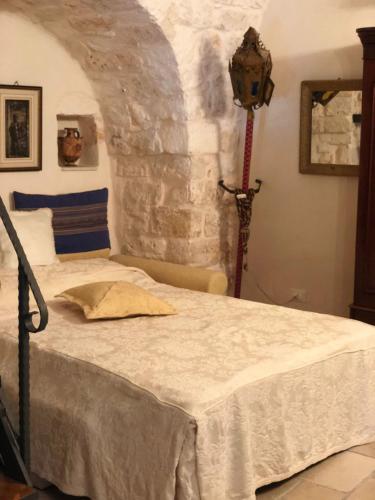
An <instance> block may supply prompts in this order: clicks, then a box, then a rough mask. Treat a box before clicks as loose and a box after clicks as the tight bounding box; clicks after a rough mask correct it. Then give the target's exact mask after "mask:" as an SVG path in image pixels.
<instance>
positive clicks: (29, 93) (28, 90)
mask: <svg viewBox="0 0 375 500" xmlns="http://www.w3.org/2000/svg"><path fill="white" fill-rule="evenodd" d="M28 170H42V87H26V86H23V85H0V172H20V171H28Z"/></svg>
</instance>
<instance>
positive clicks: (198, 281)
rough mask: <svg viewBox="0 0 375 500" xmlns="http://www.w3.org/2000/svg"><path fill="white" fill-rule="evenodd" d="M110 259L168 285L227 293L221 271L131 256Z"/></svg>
mask: <svg viewBox="0 0 375 500" xmlns="http://www.w3.org/2000/svg"><path fill="white" fill-rule="evenodd" d="M110 258H111V260H113V261H115V262H118V263H119V264H123V265H124V266H130V267H138V268H139V269H143V270H144V271H145V272H146V273H147V274H148V275H149V276H151V278H153V279H154V280H155V281H159V282H160V283H165V284H167V285H172V286H176V287H178V288H187V289H189V290H196V291H199V292H208V293H213V294H216V295H225V293H226V291H227V287H228V280H227V277H226V275H225V274H224V273H222V272H219V271H211V270H210V269H205V268H202V267H190V266H184V265H181V264H172V263H170V262H162V261H160V260H153V259H145V258H143V257H133V256H131V255H114V256H112V257H110Z"/></svg>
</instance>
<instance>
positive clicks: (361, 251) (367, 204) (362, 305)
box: [350, 28, 375, 325]
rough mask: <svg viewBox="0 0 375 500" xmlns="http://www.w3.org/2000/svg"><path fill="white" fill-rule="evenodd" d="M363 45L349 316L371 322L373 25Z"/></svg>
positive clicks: (374, 312)
mask: <svg viewBox="0 0 375 500" xmlns="http://www.w3.org/2000/svg"><path fill="white" fill-rule="evenodd" d="M357 33H358V36H359V37H360V39H361V42H362V45H363V91H362V127H361V152H360V166H359V185H358V215H357V243H356V261H355V283H354V302H353V304H352V305H351V306H350V317H351V318H354V319H358V320H360V321H364V322H366V323H371V324H372V325H375V28H360V29H358V30H357Z"/></svg>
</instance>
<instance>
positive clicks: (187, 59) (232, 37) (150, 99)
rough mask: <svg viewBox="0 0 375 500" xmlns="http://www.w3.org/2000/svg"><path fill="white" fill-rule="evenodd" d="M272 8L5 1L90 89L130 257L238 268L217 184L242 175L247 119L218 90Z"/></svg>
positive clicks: (147, 0) (142, 0)
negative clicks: (51, 40)
mask: <svg viewBox="0 0 375 500" xmlns="http://www.w3.org/2000/svg"><path fill="white" fill-rule="evenodd" d="M267 1H268V0H251V1H250V2H249V0H235V1H233V0H230V1H229V0H204V1H202V0H199V1H198V0H188V1H185V2H183V1H181V0H169V1H164V0H163V1H161V0H160V1H155V0H55V1H54V2H50V1H49V0H3V2H2V5H1V8H2V9H6V10H9V11H12V12H15V13H19V14H22V15H24V16H27V17H28V18H29V19H31V20H32V21H33V22H35V23H38V24H39V25H41V26H42V27H44V28H45V29H46V30H48V31H49V32H51V33H52V34H53V35H54V36H55V37H56V38H57V39H58V40H59V41H60V42H61V43H62V44H63V45H64V46H65V47H66V48H67V50H68V51H69V52H70V53H71V55H72V56H73V57H74V58H75V59H77V61H78V62H79V63H80V65H81V67H82V68H83V69H84V71H85V72H86V74H87V76H88V77H89V79H90V81H91V82H92V86H93V88H94V91H95V94H96V96H97V99H98V101H99V103H100V107H101V111H102V114H103V118H104V122H105V137H106V143H107V147H108V151H109V154H110V155H111V158H112V176H113V181H114V196H115V199H116V207H117V211H118V214H120V217H119V222H118V224H117V230H116V231H117V234H118V237H119V240H120V241H121V243H122V244H123V245H124V247H125V250H126V251H128V252H129V253H133V254H138V255H143V256H149V257H155V258H162V259H167V260H172V261H178V262H183V263H186V262H189V263H196V264H202V265H207V264H218V263H220V262H223V261H224V262H228V261H229V260H230V259H231V248H232V247H231V241H232V240H233V238H232V236H231V232H232V233H233V230H232V228H233V226H234V225H235V222H234V221H235V217H234V216H233V210H231V209H229V210H228V203H227V202H225V200H224V201H223V200H222V199H221V197H220V196H219V195H218V193H217V180H218V178H219V177H220V176H222V175H228V176H229V177H230V178H231V179H235V177H236V176H237V173H238V172H237V167H238V163H239V162H238V157H240V156H241V153H240V152H239V150H238V149H239V148H238V141H239V133H240V131H241V128H239V127H238V125H239V122H241V120H242V117H241V115H240V114H239V113H238V112H236V111H235V110H234V109H233V106H232V105H231V91H230V86H228V85H226V86H225V84H224V83H223V82H224V81H226V79H227V75H226V74H225V73H226V66H227V60H228V58H229V56H230V55H231V53H232V52H233V50H234V48H235V47H236V46H237V45H238V43H239V42H240V41H241V39H242V35H243V33H244V31H245V30H246V28H247V27H248V26H249V25H254V26H257V25H259V23H260V20H261V15H262V12H263V11H264V9H265V6H266V4H267ZM211 59H213V61H211ZM224 74H225V76H224ZM207 81H210V85H208V86H207V85H206V82H207ZM215 82H219V83H220V85H219V86H216V85H215ZM207 90H208V92H209V93H210V95H209V96H208V101H207ZM222 92H224V95H221V93H222ZM220 101H222V102H220ZM220 225H221V226H222V227H224V230H222V231H221V237H220V236H219V233H220V227H219V226H220Z"/></svg>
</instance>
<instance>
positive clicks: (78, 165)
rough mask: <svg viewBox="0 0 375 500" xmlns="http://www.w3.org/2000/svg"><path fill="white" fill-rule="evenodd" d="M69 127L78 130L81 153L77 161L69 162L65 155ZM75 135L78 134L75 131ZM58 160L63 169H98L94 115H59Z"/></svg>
mask: <svg viewBox="0 0 375 500" xmlns="http://www.w3.org/2000/svg"><path fill="white" fill-rule="evenodd" d="M67 129H75V130H78V132H79V136H80V139H81V147H82V150H81V154H80V158H79V159H78V160H77V161H74V163H73V162H70V163H69V162H67V161H66V159H65V158H64V155H63V141H64V137H65V136H66V135H67ZM75 135H78V134H77V133H75ZM57 145H58V162H59V166H60V167H61V169H62V170H66V171H74V170H96V169H97V168H98V166H99V153H98V135H97V127H96V122H95V117H94V116H93V115H63V114H59V115H57Z"/></svg>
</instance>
